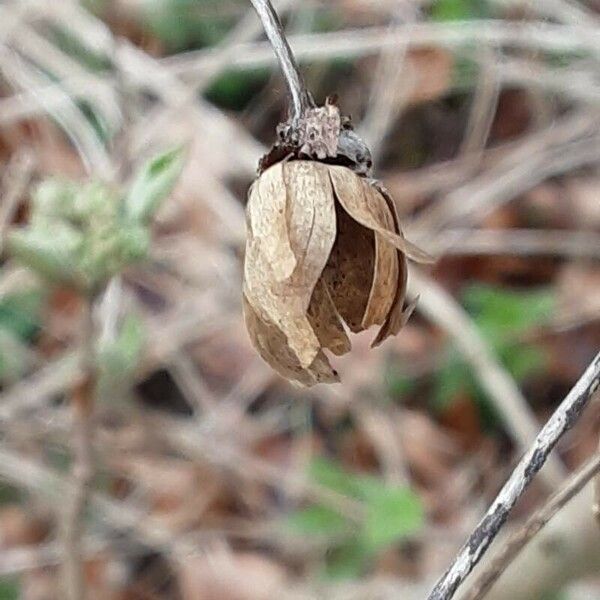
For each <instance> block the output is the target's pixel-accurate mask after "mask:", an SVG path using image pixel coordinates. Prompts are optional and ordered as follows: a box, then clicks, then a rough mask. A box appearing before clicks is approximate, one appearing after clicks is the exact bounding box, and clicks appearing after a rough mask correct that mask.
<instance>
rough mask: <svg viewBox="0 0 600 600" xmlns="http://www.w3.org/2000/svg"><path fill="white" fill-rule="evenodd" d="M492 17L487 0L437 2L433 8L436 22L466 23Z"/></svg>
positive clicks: (432, 11)
mask: <svg viewBox="0 0 600 600" xmlns="http://www.w3.org/2000/svg"><path fill="white" fill-rule="evenodd" d="M489 16H490V7H489V5H488V3H487V2H486V0H436V1H435V2H434V3H433V5H432V7H431V18H432V19H433V20H435V21H466V20H469V19H481V18H485V17H489Z"/></svg>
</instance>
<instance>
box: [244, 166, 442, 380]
mask: <svg viewBox="0 0 600 600" xmlns="http://www.w3.org/2000/svg"><path fill="white" fill-rule="evenodd" d="M247 230H248V231H247V243H246V259H245V264H244V314H245V318H246V326H247V328H248V332H249V334H250V337H251V339H252V342H253V344H254V346H255V347H256V349H257V350H258V352H259V353H260V355H261V356H262V357H263V359H264V360H265V361H266V362H267V363H269V364H270V365H271V366H272V367H273V368H274V369H275V370H276V371H277V372H278V373H280V374H281V375H283V376H284V377H286V378H287V379H290V380H293V381H297V382H299V383H301V384H303V385H314V384H315V383H321V382H323V383H332V382H335V381H338V380H339V378H338V375H337V373H336V372H335V371H334V369H333V368H332V367H331V364H330V363H329V360H328V358H327V356H326V355H325V353H324V352H323V351H324V350H325V349H326V350H329V351H331V352H332V353H334V354H336V355H341V354H345V353H347V352H348V351H349V350H350V340H349V339H348V335H347V333H346V328H345V327H344V323H345V325H346V326H347V328H348V329H349V330H350V331H352V332H355V333H356V332H359V331H363V330H365V329H368V328H369V327H371V326H372V325H379V326H380V329H379V332H378V334H377V336H376V338H375V340H374V341H373V344H372V345H373V346H376V345H378V344H380V343H381V342H383V341H384V340H385V339H386V338H387V337H388V336H390V335H395V334H396V333H398V331H399V330H400V328H401V327H402V326H403V325H404V323H405V322H406V319H407V318H408V316H409V315H410V312H411V310H412V307H411V306H409V307H405V305H404V300H405V294H406V277H407V265H406V259H407V258H410V259H413V260H415V261H418V262H430V260H431V259H430V257H429V255H427V254H426V253H425V252H423V251H422V250H420V249H419V248H417V247H415V246H414V245H413V244H411V243H410V242H408V241H407V240H406V239H404V237H403V236H402V233H401V231H400V226H399V223H398V217H397V214H396V210H395V207H394V204H393V202H392V200H391V198H390V197H389V196H388V195H387V193H386V192H385V191H384V190H383V189H382V188H381V187H380V186H378V185H377V184H375V183H373V182H370V181H368V180H367V179H364V178H362V177H359V176H358V175H356V174H355V173H354V172H353V171H351V170H350V169H348V168H346V167H343V166H338V165H328V164H324V163H320V162H316V161H307V160H292V161H287V162H286V161H284V162H279V163H276V164H275V165H273V166H272V167H270V168H268V169H267V170H266V171H264V172H263V173H262V175H261V176H260V177H259V178H258V179H257V180H256V181H255V182H254V184H253V185H252V187H251V189H250V192H249V198H248V206H247Z"/></svg>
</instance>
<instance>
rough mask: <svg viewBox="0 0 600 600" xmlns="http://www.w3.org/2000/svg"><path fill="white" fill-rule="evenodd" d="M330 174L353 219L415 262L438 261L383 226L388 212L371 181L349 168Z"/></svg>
mask: <svg viewBox="0 0 600 600" xmlns="http://www.w3.org/2000/svg"><path fill="white" fill-rule="evenodd" d="M329 175H330V177H331V182H332V184H333V188H334V191H335V196H336V198H337V199H338V201H339V202H340V204H341V205H342V206H343V207H344V210H345V211H346V212H347V213H348V214H349V215H350V216H351V217H352V218H353V219H355V220H356V221H358V222H359V223H360V224H361V225H363V226H365V227H368V228H369V229H372V230H373V231H376V232H377V233H379V234H381V235H382V236H383V237H385V239H387V240H388V241H389V242H390V244H392V245H393V246H395V247H396V248H397V249H398V250H400V251H401V252H403V253H404V254H405V255H406V256H407V257H408V258H410V259H412V260H414V261H415V262H421V263H431V262H433V261H434V258H433V257H432V256H430V255H429V254H427V252H425V251H424V250H421V249H420V248H418V247H417V246H415V245H414V244H412V243H411V242H409V241H408V240H406V239H404V237H402V235H400V234H399V233H396V232H395V231H393V230H390V229H387V228H385V227H382V226H381V222H382V221H383V219H385V216H384V214H385V209H384V208H383V207H382V204H381V202H380V199H379V196H380V194H379V193H378V191H377V190H376V189H375V188H373V187H372V186H371V185H369V183H368V182H367V181H365V180H364V179H361V178H360V177H358V176H357V175H355V174H354V173H352V172H351V171H350V170H349V169H346V168H345V167H338V166H330V167H329Z"/></svg>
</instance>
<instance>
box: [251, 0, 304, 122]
mask: <svg viewBox="0 0 600 600" xmlns="http://www.w3.org/2000/svg"><path fill="white" fill-rule="evenodd" d="M250 1H251V2H252V6H254V10H256V12H257V13H258V16H259V18H260V20H261V21H262V24H263V28H264V30H265V33H266V34H267V38H268V39H269V42H270V43H271V46H273V51H274V52H275V56H276V57H277V60H278V62H279V66H280V68H281V71H282V73H283V76H284V78H285V82H286V84H287V88H288V94H289V117H290V120H291V121H292V122H294V123H297V122H298V121H299V120H300V119H301V118H302V117H303V116H304V115H305V113H306V111H307V110H308V109H309V108H312V107H313V106H314V102H313V100H312V97H311V95H310V94H309V92H308V90H307V89H306V85H305V83H304V80H303V79H302V75H301V74H300V69H299V68H298V63H297V62H296V59H295V58H294V54H293V53H292V49H291V48H290V45H289V44H288V41H287V39H286V37H285V33H284V32H283V27H282V25H281V21H280V20H279V17H278V16H277V13H276V12H275V9H274V8H273V5H272V4H271V0H250Z"/></svg>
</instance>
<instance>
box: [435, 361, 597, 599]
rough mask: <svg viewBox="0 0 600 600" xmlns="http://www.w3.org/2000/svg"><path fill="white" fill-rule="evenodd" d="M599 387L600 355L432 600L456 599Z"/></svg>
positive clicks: (494, 505) (536, 440)
mask: <svg viewBox="0 0 600 600" xmlns="http://www.w3.org/2000/svg"><path fill="white" fill-rule="evenodd" d="M599 386H600V352H599V353H598V354H597V355H596V357H595V358H594V360H592V362H591V363H590V365H589V366H588V368H587V369H586V370H585V372H584V373H583V375H582V376H581V377H580V378H579V381H578V382H577V383H576V384H575V386H574V387H573V389H572V390H571V391H570V392H569V394H568V395H567V397H566V398H565V399H564V400H563V401H562V402H561V404H560V406H559V407H558V408H557V409H556V411H555V412H554V413H553V414H552V416H551V417H550V419H549V420H548V421H547V422H546V424H545V425H544V427H543V428H542V430H541V431H540V433H539V434H538V436H537V437H536V439H535V442H534V443H533V445H532V447H531V448H530V449H529V451H528V452H527V454H525V456H524V457H523V458H522V459H521V460H520V462H519V464H518V465H517V466H516V468H515V470H514V471H513V472H512V474H511V476H510V477H509V479H508V481H507V482H506V483H505V484H504V487H503V488H502V489H501V490H500V493H499V494H498V496H496V499H495V500H494V502H493V503H492V505H491V506H490V508H489V509H488V511H487V513H486V514H485V516H484V518H483V519H482V520H481V521H480V522H479V524H478V525H477V527H476V528H475V530H474V531H473V533H472V534H471V535H470V536H469V539H468V540H467V542H466V543H465V545H464V546H463V547H462V548H461V549H460V551H459V552H458V554H457V555H456V557H455V558H454V561H453V563H452V565H451V566H450V568H449V569H448V570H447V571H446V572H445V573H444V575H443V576H442V577H441V578H440V580H439V581H438V582H437V584H436V585H435V587H434V588H433V590H432V591H431V593H430V595H429V596H428V600H450V599H451V598H452V597H453V596H454V594H455V592H456V590H457V589H458V587H459V586H460V585H461V583H462V582H463V581H464V580H465V579H466V578H467V576H468V575H469V573H471V571H472V570H473V568H474V567H475V565H476V564H477V563H478V562H479V561H480V560H481V558H482V557H483V555H484V554H485V552H486V551H487V549H488V548H489V546H490V544H491V543H492V541H493V540H494V538H495V537H496V535H497V534H498V532H499V531H500V529H502V526H503V525H504V523H506V520H507V518H508V515H509V514H510V511H511V510H512V508H513V507H514V505H515V504H516V503H517V500H518V499H519V498H520V497H521V496H522V495H523V492H524V491H525V490H526V489H527V486H528V485H529V484H530V483H531V481H532V480H533V478H534V477H535V475H536V474H537V473H538V472H539V470H540V469H541V468H542V466H543V465H544V463H545V462H546V459H547V458H548V455H549V454H550V452H551V451H552V449H553V448H554V447H555V446H556V444H557V443H558V440H560V438H561V437H562V436H563V435H564V434H565V433H566V432H567V431H568V430H569V429H570V428H571V427H572V426H573V425H574V424H575V422H576V421H577V419H578V418H579V417H580V416H581V414H582V413H583V409H584V408H585V407H586V406H587V404H588V402H589V400H590V398H591V397H592V395H593V394H594V393H595V392H596V391H597V390H598V387H599Z"/></svg>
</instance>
